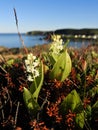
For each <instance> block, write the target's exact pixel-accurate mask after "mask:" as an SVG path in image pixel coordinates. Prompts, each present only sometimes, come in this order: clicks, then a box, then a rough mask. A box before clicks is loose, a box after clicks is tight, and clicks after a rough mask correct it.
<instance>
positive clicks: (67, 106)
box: [60, 90, 83, 114]
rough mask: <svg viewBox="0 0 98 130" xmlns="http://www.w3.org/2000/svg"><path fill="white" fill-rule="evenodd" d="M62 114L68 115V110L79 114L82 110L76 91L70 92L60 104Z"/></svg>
mask: <svg viewBox="0 0 98 130" xmlns="http://www.w3.org/2000/svg"><path fill="white" fill-rule="evenodd" d="M60 109H61V112H62V114H66V113H68V111H69V110H71V111H72V112H76V113H80V112H81V111H82V110H83V106H82V102H81V99H80V97H79V95H78V93H77V92H76V90H72V91H71V92H70V93H69V94H68V95H67V96H66V97H65V99H64V101H63V102H62V103H61V106H60Z"/></svg>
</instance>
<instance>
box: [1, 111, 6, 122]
mask: <svg viewBox="0 0 98 130" xmlns="http://www.w3.org/2000/svg"><path fill="white" fill-rule="evenodd" d="M1 112H2V119H3V122H4V118H5V116H4V110H3V109H2V110H1Z"/></svg>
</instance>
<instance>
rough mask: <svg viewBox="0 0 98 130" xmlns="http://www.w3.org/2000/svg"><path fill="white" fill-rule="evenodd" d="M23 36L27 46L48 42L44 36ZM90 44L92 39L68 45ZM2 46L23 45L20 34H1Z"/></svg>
mask: <svg viewBox="0 0 98 130" xmlns="http://www.w3.org/2000/svg"><path fill="white" fill-rule="evenodd" d="M22 38H23V40H24V43H25V46H26V47H32V46H35V45H39V44H44V43H48V41H46V40H44V39H43V36H28V35H25V34H22ZM89 44H91V42H90V41H77V42H76V41H70V42H69V45H68V46H72V47H76V48H80V47H83V46H87V45H89ZM0 46H4V47H8V48H16V47H21V46H22V44H21V41H20V39H19V36H18V34H0Z"/></svg>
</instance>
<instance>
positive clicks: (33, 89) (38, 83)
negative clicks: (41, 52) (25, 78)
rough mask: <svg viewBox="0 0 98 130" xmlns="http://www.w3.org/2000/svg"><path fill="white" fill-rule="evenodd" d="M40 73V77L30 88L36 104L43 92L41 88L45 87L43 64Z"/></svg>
mask: <svg viewBox="0 0 98 130" xmlns="http://www.w3.org/2000/svg"><path fill="white" fill-rule="evenodd" d="M39 73H40V76H38V77H36V78H35V81H34V82H33V83H32V84H31V86H30V92H31V93H32V96H33V98H34V99H35V101H36V102H37V99H38V95H39V92H40V90H41V86H42V85H43V80H44V70H43V63H41V66H40V70H39ZM35 82H36V83H35Z"/></svg>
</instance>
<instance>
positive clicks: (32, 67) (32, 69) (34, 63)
mask: <svg viewBox="0 0 98 130" xmlns="http://www.w3.org/2000/svg"><path fill="white" fill-rule="evenodd" d="M25 65H26V70H27V72H28V80H29V81H34V79H35V78H36V77H38V76H39V65H40V61H39V59H37V57H36V56H34V55H33V54H32V53H30V54H28V56H27V59H26V60H25Z"/></svg>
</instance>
